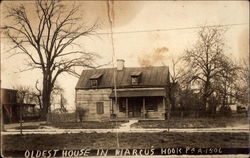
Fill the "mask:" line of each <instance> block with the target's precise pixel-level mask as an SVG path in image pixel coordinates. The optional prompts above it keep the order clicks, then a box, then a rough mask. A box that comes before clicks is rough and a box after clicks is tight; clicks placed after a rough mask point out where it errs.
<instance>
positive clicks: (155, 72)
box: [75, 66, 169, 89]
mask: <svg viewBox="0 0 250 158" xmlns="http://www.w3.org/2000/svg"><path fill="white" fill-rule="evenodd" d="M114 71H115V72H116V86H117V88H129V87H134V86H133V85H131V74H133V73H134V72H141V81H140V83H139V85H138V86H136V87H162V86H165V85H167V84H168V83H169V69H168V67H167V66H157V67H125V68H124V69H123V70H121V71H117V70H116V68H103V69H88V70H83V71H82V74H81V76H80V78H79V80H78V83H77V85H76V87H75V88H76V89H90V88H91V85H90V78H91V77H93V76H95V75H96V74H102V78H101V80H100V83H99V84H98V88H112V87H114V82H113V79H114Z"/></svg>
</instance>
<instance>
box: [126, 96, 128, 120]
mask: <svg viewBox="0 0 250 158" xmlns="http://www.w3.org/2000/svg"><path fill="white" fill-rule="evenodd" d="M126 117H128V98H126Z"/></svg>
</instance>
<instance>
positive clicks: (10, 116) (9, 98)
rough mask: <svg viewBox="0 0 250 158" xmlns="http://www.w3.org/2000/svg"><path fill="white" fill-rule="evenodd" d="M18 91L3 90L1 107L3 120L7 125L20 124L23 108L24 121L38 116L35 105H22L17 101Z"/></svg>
mask: <svg viewBox="0 0 250 158" xmlns="http://www.w3.org/2000/svg"><path fill="white" fill-rule="evenodd" d="M17 92H18V91H17V90H13V89H1V105H2V110H3V120H4V122H5V123H13V122H18V121H19V120H20V107H21V106H22V118H23V120H27V119H31V118H33V117H35V116H38V113H36V112H35V104H20V103H18V101H17V100H18V99H17Z"/></svg>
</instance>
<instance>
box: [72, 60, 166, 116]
mask: <svg viewBox="0 0 250 158" xmlns="http://www.w3.org/2000/svg"><path fill="white" fill-rule="evenodd" d="M169 82H170V81H169V69H168V67H167V66H159V67H125V66H124V60H118V61H117V68H104V69H89V70H83V72H82V74H81V77H80V78H79V80H78V83H77V85H76V88H75V90H76V94H75V97H76V98H75V103H76V108H77V109H82V110H84V116H83V117H84V118H83V119H84V120H88V121H96V120H98V121H103V120H110V119H160V120H164V119H165V118H166V114H167V113H168V109H169V107H170V103H169V86H170V83H169Z"/></svg>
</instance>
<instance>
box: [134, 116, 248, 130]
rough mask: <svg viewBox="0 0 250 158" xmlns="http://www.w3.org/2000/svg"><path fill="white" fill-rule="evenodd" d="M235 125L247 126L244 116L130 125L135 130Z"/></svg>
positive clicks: (178, 119)
mask: <svg viewBox="0 0 250 158" xmlns="http://www.w3.org/2000/svg"><path fill="white" fill-rule="evenodd" d="M237 125H248V120H247V117H246V116H241V115H240V116H239V115H238V116H232V117H215V118H185V117H184V118H180V117H173V118H170V120H141V121H139V122H138V123H135V124H133V125H132V127H136V128H168V127H170V128H215V127H228V126H237Z"/></svg>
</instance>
